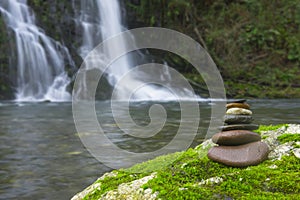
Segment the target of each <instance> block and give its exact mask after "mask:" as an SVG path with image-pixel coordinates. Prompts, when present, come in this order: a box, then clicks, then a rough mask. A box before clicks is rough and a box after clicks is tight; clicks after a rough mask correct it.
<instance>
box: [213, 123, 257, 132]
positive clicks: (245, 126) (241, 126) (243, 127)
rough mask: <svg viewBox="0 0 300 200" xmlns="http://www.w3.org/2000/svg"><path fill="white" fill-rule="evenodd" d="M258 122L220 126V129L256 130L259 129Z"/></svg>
mask: <svg viewBox="0 0 300 200" xmlns="http://www.w3.org/2000/svg"><path fill="white" fill-rule="evenodd" d="M258 127H259V126H258V125H257V124H229V125H225V126H220V127H219V128H218V129H219V130H221V131H230V130H250V131H252V130H256V129H258Z"/></svg>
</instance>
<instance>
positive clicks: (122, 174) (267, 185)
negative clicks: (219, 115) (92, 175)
mask: <svg viewBox="0 0 300 200" xmlns="http://www.w3.org/2000/svg"><path fill="white" fill-rule="evenodd" d="M282 126H287V125H285V124H283V125H276V126H260V128H259V129H258V131H259V132H261V131H268V130H276V129H278V128H281V127H282ZM294 135H298V134H294ZM279 138H280V141H282V142H285V141H291V140H293V141H299V136H297V137H296V136H291V134H284V135H282V136H281V137H279ZM208 149H209V148H206V149H202V148H201V146H199V147H196V148H195V149H188V150H187V151H185V152H178V153H173V154H169V155H165V156H160V157H157V158H155V159H153V160H150V161H147V162H144V163H141V164H137V165H135V166H133V167H131V168H129V169H126V170H124V169H122V170H118V175H117V176H116V177H107V178H105V179H104V180H101V181H99V182H101V190H96V191H94V192H92V193H91V194H89V195H88V196H86V197H85V199H99V198H100V197H101V195H102V194H104V193H106V192H107V191H110V190H113V189H116V188H117V187H118V185H119V184H121V183H125V182H130V181H133V180H136V179H139V178H142V177H144V176H147V175H149V173H150V172H152V171H153V170H155V171H156V177H155V178H154V179H151V180H150V181H148V183H146V184H145V185H143V186H142V188H143V189H147V188H151V189H152V190H153V192H156V191H157V192H158V194H159V196H158V198H161V199H172V200H174V199H175V200H177V199H178V200H180V199H249V200H250V199H267V200H269V199H270V200H271V199H298V198H299V194H300V184H299V182H300V159H298V158H297V157H295V156H294V155H291V156H283V157H282V158H281V160H276V161H272V160H266V161H264V162H263V163H261V164H259V165H257V166H249V167H247V168H233V167H228V166H225V165H223V164H219V163H216V162H213V161H211V160H210V159H208V157H207V156H206V155H207V151H208ZM163 162H166V163H163ZM271 166H272V167H271ZM273 166H275V167H273ZM137 171H138V172H142V173H136V172H137ZM211 178H215V180H218V181H210V180H211Z"/></svg>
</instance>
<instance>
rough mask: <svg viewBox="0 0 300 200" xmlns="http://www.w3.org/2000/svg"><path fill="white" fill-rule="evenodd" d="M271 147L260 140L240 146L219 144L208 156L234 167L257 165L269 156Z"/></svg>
mask: <svg viewBox="0 0 300 200" xmlns="http://www.w3.org/2000/svg"><path fill="white" fill-rule="evenodd" d="M268 153H269V147H268V145H267V144H266V143H264V142H261V141H258V142H252V143H248V144H244V145H239V146H217V147H213V148H211V149H210V150H209V151H208V154H207V156H208V157H209V158H210V159H211V160H213V161H216V162H219V163H222V164H225V165H227V166H232V167H246V166H250V165H257V164H259V163H261V162H263V161H264V160H266V159H267V158H268Z"/></svg>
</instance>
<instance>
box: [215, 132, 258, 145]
mask: <svg viewBox="0 0 300 200" xmlns="http://www.w3.org/2000/svg"><path fill="white" fill-rule="evenodd" d="M260 140H261V137H260V135H258V134H257V133H254V132H252V131H248V130H232V131H223V132H219V133H217V134H215V135H214V136H213V137H212V141H213V142H214V143H216V144H219V145H242V144H247V143H251V142H256V141H260Z"/></svg>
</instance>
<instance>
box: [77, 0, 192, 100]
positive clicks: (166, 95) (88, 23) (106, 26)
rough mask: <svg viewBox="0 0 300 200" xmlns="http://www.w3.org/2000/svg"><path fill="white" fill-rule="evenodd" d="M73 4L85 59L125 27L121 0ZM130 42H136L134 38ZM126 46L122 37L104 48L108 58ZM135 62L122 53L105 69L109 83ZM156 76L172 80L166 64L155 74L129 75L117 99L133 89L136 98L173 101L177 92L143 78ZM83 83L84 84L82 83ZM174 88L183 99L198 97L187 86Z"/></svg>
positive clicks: (120, 87) (118, 78) (91, 0)
mask: <svg viewBox="0 0 300 200" xmlns="http://www.w3.org/2000/svg"><path fill="white" fill-rule="evenodd" d="M73 7H74V10H75V13H77V17H76V24H77V27H78V28H77V29H78V31H81V41H82V43H81V47H80V48H79V54H80V55H81V57H82V58H85V57H86V56H87V55H88V53H89V52H90V51H91V50H92V49H93V48H94V47H96V46H97V45H98V44H100V43H101V41H103V40H105V39H107V38H109V37H112V36H115V35H117V34H119V33H121V32H122V31H125V30H126V29H125V28H124V27H123V26H122V23H121V10H120V5H119V2H118V0H90V1H85V0H81V1H80V8H79V9H78V7H77V8H76V4H75V0H73ZM127 42H128V41H127ZM130 42H131V43H133V42H134V41H130ZM125 48H126V41H122V40H119V41H118V43H117V44H115V46H110V47H109V48H106V49H104V50H103V51H104V52H105V56H106V57H110V56H111V55H113V51H118V50H120V49H125ZM104 59H105V58H104ZM132 64H133V63H132V62H131V60H130V57H129V56H123V57H122V58H121V59H118V61H117V62H115V63H113V64H112V66H111V67H109V69H108V71H107V72H106V73H107V74H108V76H107V78H108V81H109V83H110V84H111V85H112V86H115V84H116V83H118V81H119V80H120V78H121V77H122V76H123V75H124V74H126V72H128V71H129V70H130V69H131V67H130V66H131V65H132ZM157 73H159V74H157ZM153 76H155V77H156V79H157V78H159V77H161V80H164V79H170V74H168V70H166V69H165V67H162V68H161V69H160V70H157V71H156V72H155V73H152V75H151V74H145V73H140V74H138V75H137V74H135V75H133V76H131V75H129V77H126V84H123V85H118V88H117V92H116V94H117V97H116V98H117V99H118V100H123V99H127V97H128V94H129V93H131V92H133V91H134V94H133V95H132V96H131V98H133V100H174V99H175V98H174V94H173V93H172V92H170V91H169V90H167V89H164V88H163V87H159V86H157V85H154V84H145V82H144V80H149V78H150V79H151V77H153ZM84 80H85V79H84ZM85 81H86V80H85ZM150 82H151V81H150ZM166 84H167V86H168V87H169V88H172V86H171V85H170V84H168V83H166ZM82 85H85V84H84V83H83V84H82ZM136 88H138V89H136ZM175 90H176V91H178V92H176V94H175V95H176V96H177V97H179V98H181V99H196V98H198V97H197V96H196V95H194V94H193V92H192V91H190V90H187V89H186V88H181V89H178V88H177V89H175Z"/></svg>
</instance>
